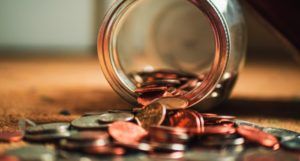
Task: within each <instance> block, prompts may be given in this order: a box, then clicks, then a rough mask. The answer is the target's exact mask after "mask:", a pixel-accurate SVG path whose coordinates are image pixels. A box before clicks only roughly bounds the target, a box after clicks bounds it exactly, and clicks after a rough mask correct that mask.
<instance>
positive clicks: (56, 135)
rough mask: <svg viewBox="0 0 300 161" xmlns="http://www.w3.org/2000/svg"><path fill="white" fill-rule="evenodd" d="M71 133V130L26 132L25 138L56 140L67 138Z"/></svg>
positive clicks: (29, 139)
mask: <svg viewBox="0 0 300 161" xmlns="http://www.w3.org/2000/svg"><path fill="white" fill-rule="evenodd" d="M70 135H71V133H70V132H61V133H45V134H26V135H25V137H24V138H25V139H26V140H28V141H45V142H46V141H55V140H59V139H63V138H67V137H69V136H70Z"/></svg>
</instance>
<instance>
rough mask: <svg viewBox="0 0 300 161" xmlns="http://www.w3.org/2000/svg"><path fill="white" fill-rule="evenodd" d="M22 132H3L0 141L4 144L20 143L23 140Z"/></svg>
mask: <svg viewBox="0 0 300 161" xmlns="http://www.w3.org/2000/svg"><path fill="white" fill-rule="evenodd" d="M23 136H24V135H23V133H22V132H21V131H2V132H0V141H3V142H18V141H21V140H22V138H23Z"/></svg>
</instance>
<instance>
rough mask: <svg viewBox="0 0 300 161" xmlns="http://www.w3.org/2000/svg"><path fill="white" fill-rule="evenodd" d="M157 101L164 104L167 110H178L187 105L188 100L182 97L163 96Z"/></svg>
mask: <svg viewBox="0 0 300 161" xmlns="http://www.w3.org/2000/svg"><path fill="white" fill-rule="evenodd" d="M157 102H159V103H161V104H163V105H166V107H167V110H179V109H186V108H188V107H189V101H188V100H187V99H186V98H183V97H163V98H160V99H158V100H157Z"/></svg>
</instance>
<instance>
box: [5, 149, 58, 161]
mask: <svg viewBox="0 0 300 161" xmlns="http://www.w3.org/2000/svg"><path fill="white" fill-rule="evenodd" d="M6 155H11V156H16V157H17V158H19V159H20V160H22V161H55V160H56V153H55V151H54V148H53V147H49V146H41V145H31V146H25V147H21V148H17V149H12V150H8V151H7V152H6Z"/></svg>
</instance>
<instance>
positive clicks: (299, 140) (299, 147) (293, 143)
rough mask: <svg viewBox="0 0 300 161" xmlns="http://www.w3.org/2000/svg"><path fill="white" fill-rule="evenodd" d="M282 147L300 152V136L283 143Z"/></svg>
mask: <svg viewBox="0 0 300 161" xmlns="http://www.w3.org/2000/svg"><path fill="white" fill-rule="evenodd" d="M281 145H282V146H283V147H284V148H287V149H290V150H296V151H300V136H298V137H295V138H293V139H290V140H284V141H281Z"/></svg>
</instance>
